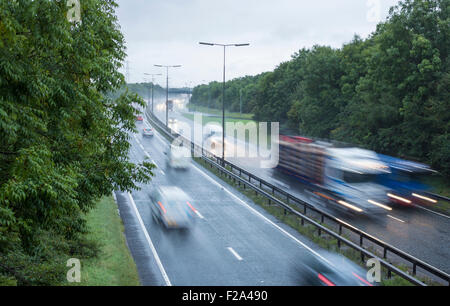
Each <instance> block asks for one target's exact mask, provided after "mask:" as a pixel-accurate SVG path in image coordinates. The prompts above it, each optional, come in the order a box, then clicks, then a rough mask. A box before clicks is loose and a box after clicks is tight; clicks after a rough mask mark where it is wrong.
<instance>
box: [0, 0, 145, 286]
mask: <svg viewBox="0 0 450 306" xmlns="http://www.w3.org/2000/svg"><path fill="white" fill-rule="evenodd" d="M116 6H117V5H116V4H115V2H114V1H112V0H83V1H81V22H78V23H70V22H69V21H68V20H67V18H66V13H67V10H68V8H67V6H66V1H50V0H0V284H19V285H20V284H58V283H60V282H61V281H62V280H64V279H65V277H66V272H67V269H68V268H67V267H66V261H67V259H69V258H70V257H79V258H80V257H83V256H88V255H90V254H92V253H94V252H95V246H94V245H92V243H91V242H89V241H86V240H85V238H84V235H83V234H84V233H85V232H86V230H87V228H86V223H85V214H86V213H87V212H88V211H89V210H90V209H91V208H92V207H94V205H95V203H96V202H97V201H98V199H99V198H100V197H102V196H104V195H110V194H111V192H112V191H113V190H119V189H120V190H131V189H132V188H136V185H135V184H136V183H137V182H146V181H148V180H150V178H151V175H152V172H151V169H152V168H153V165H152V164H150V163H147V162H144V163H142V164H140V165H135V164H133V163H131V162H129V160H128V150H129V146H130V145H129V142H128V138H129V136H128V132H129V131H133V130H134V128H135V123H134V122H135V121H134V120H135V116H136V114H137V111H136V110H135V109H134V108H133V106H132V103H137V104H141V105H143V101H142V100H140V99H139V98H138V97H137V96H136V95H130V94H128V93H127V92H124V93H123V94H121V95H120V97H118V98H117V99H114V100H113V99H111V98H108V97H107V96H106V95H105V94H106V93H107V92H114V91H115V90H117V89H118V88H121V87H122V86H123V84H124V78H123V76H122V75H121V74H120V73H119V71H118V69H119V68H120V67H121V62H122V61H123V59H124V57H125V53H124V39H123V36H122V34H121V32H120V31H119V26H118V24H117V18H116V16H115V11H114V10H115V8H116Z"/></svg>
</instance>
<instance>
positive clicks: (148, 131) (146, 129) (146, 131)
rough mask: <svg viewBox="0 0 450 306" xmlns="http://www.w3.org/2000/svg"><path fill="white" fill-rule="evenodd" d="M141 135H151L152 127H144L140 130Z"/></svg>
mask: <svg viewBox="0 0 450 306" xmlns="http://www.w3.org/2000/svg"><path fill="white" fill-rule="evenodd" d="M142 135H143V136H153V128H152V127H148V128H144V129H143V130H142Z"/></svg>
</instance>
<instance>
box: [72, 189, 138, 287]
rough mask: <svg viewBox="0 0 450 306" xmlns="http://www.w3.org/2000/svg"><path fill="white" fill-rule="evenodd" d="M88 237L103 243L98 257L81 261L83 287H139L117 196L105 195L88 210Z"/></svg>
mask: <svg viewBox="0 0 450 306" xmlns="http://www.w3.org/2000/svg"><path fill="white" fill-rule="evenodd" d="M87 224H88V226H89V230H90V233H89V234H88V235H87V239H89V240H92V241H96V242H98V243H99V244H100V252H99V254H98V256H97V257H94V258H89V259H84V260H81V283H74V285H81V286H139V285H140V283H139V277H138V273H137V269H136V265H135V263H134V260H133V258H132V256H131V254H130V252H129V250H128V247H127V244H126V241H125V236H124V234H123V232H124V227H123V224H122V219H121V218H120V216H119V215H118V212H117V204H116V203H115V202H114V199H113V198H112V197H111V196H110V197H105V198H103V199H101V200H100V202H99V203H98V204H97V206H96V207H95V208H94V209H93V210H92V211H91V212H89V214H88V216H87Z"/></svg>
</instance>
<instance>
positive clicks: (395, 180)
mask: <svg viewBox="0 0 450 306" xmlns="http://www.w3.org/2000/svg"><path fill="white" fill-rule="evenodd" d="M378 157H379V158H380V160H381V161H383V162H384V163H386V164H387V165H388V166H389V168H390V169H391V173H388V174H384V175H382V176H380V177H379V182H380V184H382V185H384V186H386V187H387V188H389V189H391V190H392V192H390V193H389V195H388V196H389V198H390V200H391V202H393V203H397V204H400V205H403V206H410V205H413V204H420V205H433V204H435V203H437V200H436V199H433V197H432V196H430V195H429V192H430V189H431V188H430V187H429V186H428V185H427V184H425V183H424V182H423V181H424V179H425V178H427V177H429V176H430V175H432V174H433V173H436V171H435V170H433V169H431V168H430V166H428V165H425V164H422V163H417V162H413V161H409V160H404V159H400V158H397V157H392V156H387V155H383V154H378Z"/></svg>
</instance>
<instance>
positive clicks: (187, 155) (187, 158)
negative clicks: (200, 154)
mask: <svg viewBox="0 0 450 306" xmlns="http://www.w3.org/2000/svg"><path fill="white" fill-rule="evenodd" d="M168 158H169V160H168V162H169V166H170V167H172V168H177V169H186V168H188V167H189V165H190V164H191V159H192V154H191V150H190V149H189V148H187V147H185V146H183V143H181V144H180V145H174V144H171V145H170V149H169V152H168Z"/></svg>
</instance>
